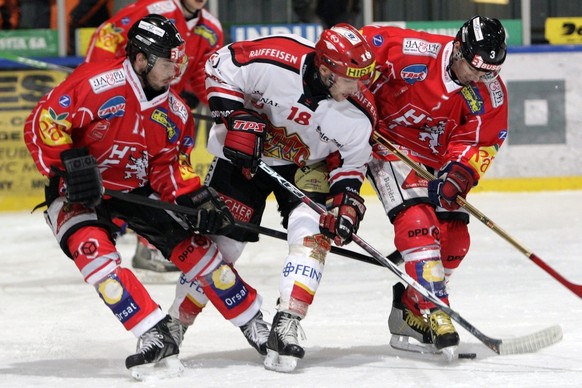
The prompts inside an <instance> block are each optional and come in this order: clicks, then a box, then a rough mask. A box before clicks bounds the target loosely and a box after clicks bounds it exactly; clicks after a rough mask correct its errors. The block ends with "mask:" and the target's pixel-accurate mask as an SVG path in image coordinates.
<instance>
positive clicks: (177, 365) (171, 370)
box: [130, 356, 184, 381]
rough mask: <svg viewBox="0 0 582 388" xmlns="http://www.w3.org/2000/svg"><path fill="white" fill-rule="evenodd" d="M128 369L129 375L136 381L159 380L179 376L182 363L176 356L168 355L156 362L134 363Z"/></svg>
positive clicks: (182, 369) (181, 371) (182, 367)
mask: <svg viewBox="0 0 582 388" xmlns="http://www.w3.org/2000/svg"><path fill="white" fill-rule="evenodd" d="M130 371H131V377H133V378H134V379H136V380H138V381H143V380H150V379H160V380H161V379H168V378H172V377H178V376H181V375H182V373H183V372H184V365H183V364H182V361H180V360H179V359H178V356H169V357H166V358H164V359H163V360H161V361H159V362H156V363H150V364H144V365H136V366H134V367H133V368H131V369H130Z"/></svg>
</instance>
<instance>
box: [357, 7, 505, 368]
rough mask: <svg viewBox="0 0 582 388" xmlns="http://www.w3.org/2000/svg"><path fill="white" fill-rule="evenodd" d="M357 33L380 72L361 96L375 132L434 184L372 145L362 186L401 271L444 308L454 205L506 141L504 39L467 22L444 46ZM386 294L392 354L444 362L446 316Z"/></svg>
mask: <svg viewBox="0 0 582 388" xmlns="http://www.w3.org/2000/svg"><path fill="white" fill-rule="evenodd" d="M362 34H363V35H364V36H365V38H366V40H367V41H368V42H369V43H370V46H371V47H372V50H373V52H374V53H375V55H376V60H377V62H378V70H379V73H380V75H379V77H378V78H377V79H376V80H375V82H374V84H373V85H372V86H371V87H370V90H371V91H372V93H373V94H374V98H375V102H376V105H377V107H378V112H379V113H378V117H379V125H378V127H377V131H378V133H379V134H380V135H381V136H383V137H384V138H385V139H388V140H389V141H390V142H392V144H394V145H396V146H397V147H399V148H400V149H401V150H402V151H403V152H405V153H407V154H408V155H409V156H410V157H411V158H412V159H413V160H415V161H417V162H418V163H420V164H422V165H424V166H425V167H427V168H428V169H429V170H430V171H431V172H435V174H436V176H437V179H435V180H433V181H430V182H427V181H426V180H423V179H421V178H419V177H418V176H417V175H416V173H415V172H414V171H412V169H411V168H410V167H409V166H407V165H406V164H405V163H404V162H401V161H399V159H398V158H397V157H395V156H394V155H392V154H391V153H390V152H389V151H388V150H387V149H386V148H385V147H382V145H380V144H376V145H375V148H374V160H373V161H372V162H371V163H370V166H369V172H368V178H369V179H370V181H371V182H372V185H373V186H374V188H375V189H376V191H377V193H378V196H379V198H380V199H381V201H382V203H383V205H384V208H385V210H386V213H387V215H388V217H389V219H390V221H391V222H392V224H393V226H394V234H395V239H394V242H395V245H396V248H397V249H398V250H399V251H400V252H401V254H402V256H403V258H404V261H405V264H404V265H405V269H406V272H407V273H408V274H409V275H410V276H412V277H413V278H414V279H415V280H417V281H418V282H419V283H420V284H421V285H423V286H424V287H425V288H427V289H428V290H430V291H432V292H433V293H435V294H436V295H437V296H438V297H439V298H441V300H443V301H444V302H445V303H447V304H448V303H449V300H448V294H447V289H446V283H447V281H448V280H449V278H450V276H451V274H452V273H453V271H454V270H455V269H456V268H457V267H458V266H459V264H460V263H461V261H462V260H463V258H464V257H465V255H466V254H467V251H468V249H469V244H470V238H469V233H468V228H467V223H468V222H469V215H468V213H466V212H465V211H464V209H462V208H459V205H457V203H456V202H455V199H456V197H457V196H461V197H463V198H465V197H466V195H467V194H468V193H469V191H470V190H471V188H472V187H474V186H476V185H477V182H479V180H480V179H481V177H482V176H483V174H485V172H486V171H487V169H488V168H489V166H490V165H491V162H492V161H493V159H494V158H495V155H496V153H497V151H498V150H499V147H501V145H502V144H503V142H504V140H505V138H506V137H507V122H508V118H507V116H508V108H507V91H506V88H505V85H504V84H503V81H502V80H501V78H500V77H499V76H498V75H499V71H500V70H501V65H502V64H503V62H504V61H505V57H506V43H505V30H504V28H503V26H502V25H501V23H500V22H499V21H498V20H497V19H489V18H485V17H481V16H475V17H473V18H471V19H470V20H468V21H467V22H466V23H464V24H463V26H462V27H461V29H460V30H459V32H458V34H457V35H456V37H454V38H451V37H448V36H442V35H435V34H430V33H426V32H419V31H413V30H410V29H400V28H397V27H387V26H374V25H371V26H366V27H364V28H363V29H362ZM393 291H394V295H393V296H394V302H393V306H392V311H391V314H390V318H389V322H388V323H389V328H390V332H391V333H392V335H393V336H392V340H391V344H392V346H394V347H397V348H404V349H407V350H418V349H419V348H420V349H422V350H423V351H426V346H424V345H427V344H429V345H430V347H431V348H432V350H434V351H444V352H445V354H446V355H447V356H449V357H451V356H452V354H454V350H455V349H456V346H457V345H458V343H459V335H458V333H457V331H456V330H455V327H454V326H453V324H452V322H451V319H450V317H449V316H448V315H446V314H445V313H443V312H442V311H441V310H439V309H438V308H435V306H434V304H432V303H430V302H429V301H427V300H425V299H424V298H423V297H422V296H421V295H419V294H418V293H417V292H415V291H414V290H413V289H412V288H411V287H408V288H407V289H405V287H404V286H403V285H402V284H400V283H398V284H396V285H395V286H394V288H393ZM411 338H414V339H415V340H416V341H418V342H419V343H417V342H416V341H412V342H410V341H409V340H410V339H411Z"/></svg>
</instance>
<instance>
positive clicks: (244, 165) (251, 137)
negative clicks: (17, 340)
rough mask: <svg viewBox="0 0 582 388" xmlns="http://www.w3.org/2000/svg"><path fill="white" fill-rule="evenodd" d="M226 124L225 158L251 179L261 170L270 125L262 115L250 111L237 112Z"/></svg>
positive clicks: (232, 114) (241, 110) (240, 110)
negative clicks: (260, 165)
mask: <svg viewBox="0 0 582 388" xmlns="http://www.w3.org/2000/svg"><path fill="white" fill-rule="evenodd" d="M226 122H227V123H226V127H227V129H228V132H227V133H226V137H225V139H224V149H223V152H224V156H226V157H227V158H228V159H229V160H230V161H231V162H232V164H234V165H235V166H237V167H238V168H240V169H241V170H242V172H243V174H244V176H245V177H246V178H247V179H250V178H252V177H253V175H254V174H256V172H257V169H258V168H259V161H260V160H261V155H262V154H263V140H264V139H265V135H266V132H267V127H268V124H267V122H266V121H265V119H264V118H263V117H262V116H261V115H260V114H258V113H257V112H255V111H252V110H249V109H238V110H235V111H234V112H232V113H231V114H230V115H229V116H228V117H227V121H226Z"/></svg>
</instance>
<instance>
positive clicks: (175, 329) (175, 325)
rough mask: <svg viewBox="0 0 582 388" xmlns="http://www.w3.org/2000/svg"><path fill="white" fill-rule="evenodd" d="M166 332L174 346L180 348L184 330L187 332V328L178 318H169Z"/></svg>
mask: <svg viewBox="0 0 582 388" xmlns="http://www.w3.org/2000/svg"><path fill="white" fill-rule="evenodd" d="M168 330H169V331H170V335H171V336H172V338H173V339H174V341H175V342H176V345H178V347H180V346H181V345H182V341H183V340H184V335H185V334H186V330H188V326H187V325H184V324H183V323H182V322H180V320H179V319H178V318H174V317H171V318H170V320H169V321H168Z"/></svg>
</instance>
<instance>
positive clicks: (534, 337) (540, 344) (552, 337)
mask: <svg viewBox="0 0 582 388" xmlns="http://www.w3.org/2000/svg"><path fill="white" fill-rule="evenodd" d="M259 167H260V168H261V170H263V171H264V172H266V173H267V174H269V175H270V176H271V178H273V179H274V180H276V181H277V182H278V183H279V184H280V185H281V186H282V187H283V188H285V189H286V190H287V191H289V193H291V194H292V195H294V196H295V197H296V198H297V199H299V200H300V201H301V202H303V203H304V204H306V205H307V206H309V207H310V208H311V209H313V210H314V211H315V212H317V213H318V214H320V215H321V214H325V213H326V212H327V210H325V209H324V208H322V207H321V206H320V205H319V204H317V203H316V202H314V201H313V200H312V199H311V198H309V197H308V196H306V195H305V194H304V193H303V192H302V191H301V190H299V189H298V188H297V187H295V186H294V185H293V184H292V183H290V182H289V181H287V180H286V179H285V178H283V177H282V176H281V175H279V174H278V173H277V172H276V171H275V170H273V169H272V168H271V167H269V166H268V165H267V164H266V163H265V162H264V161H262V160H261V161H259ZM352 240H353V241H354V242H355V243H356V244H358V245H359V246H360V247H362V248H363V249H364V250H365V251H366V252H368V253H369V254H370V255H372V257H373V258H374V259H376V260H377V261H378V262H379V263H381V264H382V265H383V266H384V267H386V268H388V269H389V270H390V271H392V273H394V274H395V275H396V276H398V277H399V278H400V279H402V280H403V281H404V282H406V283H407V284H408V285H410V286H411V287H412V288H414V289H415V290H416V291H417V292H419V293H420V294H421V295H422V296H424V297H425V298H426V299H428V300H430V301H431V302H432V303H434V304H435V305H437V306H438V307H439V308H440V309H441V310H442V311H444V312H445V313H446V314H448V315H449V316H450V317H451V318H452V319H453V320H455V321H456V322H458V323H459V324H460V325H461V326H462V327H463V328H465V329H466V330H467V331H468V332H469V333H471V334H472V335H473V336H475V337H476V338H477V339H478V340H479V341H481V342H482V343H483V344H485V345H486V346H487V347H488V348H490V349H491V350H493V351H494V352H495V353H497V354H500V355H507V354H520V353H530V352H535V351H537V350H539V349H541V348H544V347H547V346H550V345H552V344H555V343H556V342H558V341H560V340H561V339H562V335H563V334H562V328H561V327H560V326H558V325H556V326H552V327H549V328H547V329H544V330H541V331H538V332H536V333H534V334H531V335H527V336H522V337H517V338H512V339H507V340H502V339H496V338H491V337H488V336H486V335H485V334H483V333H482V332H481V331H479V330H478V329H477V328H476V327H475V326H473V325H472V324H471V323H469V322H468V321H467V320H466V319H464V318H463V317H462V316H460V315H459V314H458V313H457V312H456V311H454V310H453V309H451V308H450V307H449V306H448V305H447V304H445V303H444V302H443V301H442V300H440V299H439V298H438V297H437V296H436V295H435V294H433V293H432V292H430V291H429V290H427V289H426V288H424V287H423V286H421V285H420V283H418V282H417V281H416V280H414V279H413V278H412V277H411V276H410V275H408V274H407V273H406V272H404V271H402V270H401V269H400V268H398V266H396V265H394V264H393V263H392V262H390V261H389V260H386V258H385V257H384V256H382V254H381V253H380V252H378V251H377V250H376V249H374V248H373V247H372V246H371V245H370V244H368V243H367V242H365V241H364V240H363V239H362V238H360V237H359V236H358V235H356V234H353V235H352Z"/></svg>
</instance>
